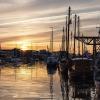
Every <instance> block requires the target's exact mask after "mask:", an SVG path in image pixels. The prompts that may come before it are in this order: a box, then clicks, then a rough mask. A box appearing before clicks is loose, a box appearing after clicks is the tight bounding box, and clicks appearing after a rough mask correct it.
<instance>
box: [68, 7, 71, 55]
mask: <svg viewBox="0 0 100 100" xmlns="http://www.w3.org/2000/svg"><path fill="white" fill-rule="evenodd" d="M70 17H71V7H70V6H69V9H68V39H67V42H68V44H67V45H68V48H67V49H68V50H67V57H69V44H70V42H69V33H70V24H71V19H70Z"/></svg>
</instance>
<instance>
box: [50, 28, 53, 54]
mask: <svg viewBox="0 0 100 100" xmlns="http://www.w3.org/2000/svg"><path fill="white" fill-rule="evenodd" d="M50 28H51V29H52V33H51V40H50V50H51V52H53V27H50Z"/></svg>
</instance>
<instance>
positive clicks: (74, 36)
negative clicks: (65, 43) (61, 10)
mask: <svg viewBox="0 0 100 100" xmlns="http://www.w3.org/2000/svg"><path fill="white" fill-rule="evenodd" d="M76 20H77V15H76V14H75V26H74V55H75V50H76V49H75V47H76V44H75V36H76Z"/></svg>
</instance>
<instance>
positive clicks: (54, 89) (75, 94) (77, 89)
mask: <svg viewBox="0 0 100 100" xmlns="http://www.w3.org/2000/svg"><path fill="white" fill-rule="evenodd" d="M94 97H95V89H94V88H93V87H91V84H88V85H87V84H83V85H82V84H81V85H80V86H79V85H77V84H74V85H71V83H70V82H68V81H67V80H66V78H65V77H64V79H63V78H62V76H61V73H60V72H59V71H58V69H57V68H54V69H49V68H47V66H46V64H44V63H39V62H37V63H35V64H33V65H21V66H20V67H19V68H14V67H13V66H11V65H10V66H7V67H3V68H0V100H94Z"/></svg>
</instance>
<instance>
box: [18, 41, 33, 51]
mask: <svg viewBox="0 0 100 100" xmlns="http://www.w3.org/2000/svg"><path fill="white" fill-rule="evenodd" d="M18 44H19V48H20V49H21V50H23V51H25V50H29V49H30V44H31V43H30V42H29V41H21V42H19V43H18Z"/></svg>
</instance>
